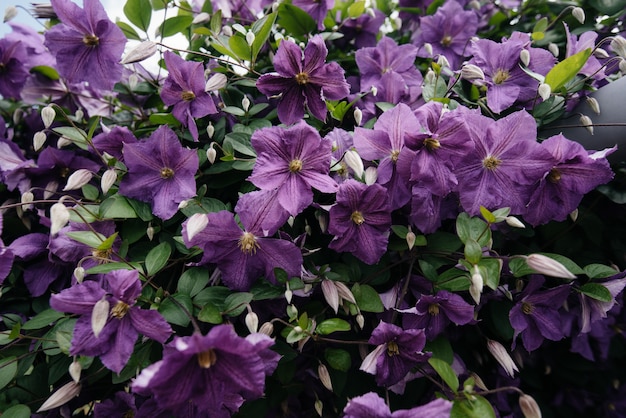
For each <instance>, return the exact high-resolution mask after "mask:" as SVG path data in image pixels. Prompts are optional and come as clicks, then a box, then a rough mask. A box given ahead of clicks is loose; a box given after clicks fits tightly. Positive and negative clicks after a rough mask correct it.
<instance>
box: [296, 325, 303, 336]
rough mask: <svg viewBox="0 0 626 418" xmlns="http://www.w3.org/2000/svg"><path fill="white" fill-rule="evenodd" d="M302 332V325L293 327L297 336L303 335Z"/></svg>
mask: <svg viewBox="0 0 626 418" xmlns="http://www.w3.org/2000/svg"><path fill="white" fill-rule="evenodd" d="M302 331H304V330H303V329H302V327H301V326H300V325H296V326H295V327H293V332H295V333H296V334H301V333H302Z"/></svg>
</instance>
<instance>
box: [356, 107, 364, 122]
mask: <svg viewBox="0 0 626 418" xmlns="http://www.w3.org/2000/svg"><path fill="white" fill-rule="evenodd" d="M361 122H363V111H362V110H361V109H359V108H358V107H356V108H354V123H355V124H356V126H361Z"/></svg>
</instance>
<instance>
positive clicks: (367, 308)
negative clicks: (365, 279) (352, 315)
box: [351, 283, 385, 313]
mask: <svg viewBox="0 0 626 418" xmlns="http://www.w3.org/2000/svg"><path fill="white" fill-rule="evenodd" d="M351 290H352V294H353V295H354V299H355V300H356V304H357V306H358V307H359V309H360V310H361V311H363V312H377V313H379V312H383V311H384V310H385V307H384V306H383V302H382V301H381V300H380V295H379V294H378V292H377V291H376V290H374V288H373V287H372V286H369V285H366V284H359V283H355V284H354V286H352V289H351Z"/></svg>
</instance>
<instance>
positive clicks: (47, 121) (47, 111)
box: [41, 105, 57, 129]
mask: <svg viewBox="0 0 626 418" xmlns="http://www.w3.org/2000/svg"><path fill="white" fill-rule="evenodd" d="M56 115H57V114H56V112H55V111H54V107H52V105H48V106H46V107H44V108H43V109H41V120H42V121H43V126H44V127H45V128H46V129H48V128H49V127H50V125H52V122H54V118H55V117H56Z"/></svg>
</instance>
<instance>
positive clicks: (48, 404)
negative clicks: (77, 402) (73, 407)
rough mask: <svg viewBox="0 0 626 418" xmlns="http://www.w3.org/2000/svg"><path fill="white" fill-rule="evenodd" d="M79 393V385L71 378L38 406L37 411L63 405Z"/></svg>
mask: <svg viewBox="0 0 626 418" xmlns="http://www.w3.org/2000/svg"><path fill="white" fill-rule="evenodd" d="M79 393H80V385H79V384H78V383H76V382H74V381H73V380H72V381H71V382H69V383H67V384H65V385H63V386H61V388H59V390H57V391H56V392H54V393H53V394H52V395H51V396H50V397H49V398H48V399H46V401H45V402H44V403H43V404H42V405H41V406H40V407H39V409H38V410H37V412H44V411H49V410H51V409H54V408H57V407H59V406H61V405H65V404H66V403H68V402H69V401H71V400H72V399H73V398H75V397H76V396H78V394H79Z"/></svg>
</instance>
